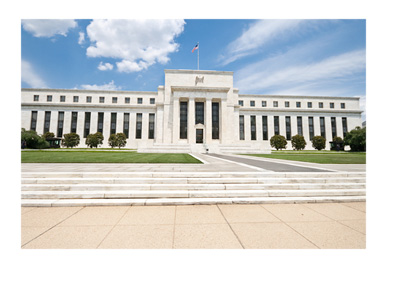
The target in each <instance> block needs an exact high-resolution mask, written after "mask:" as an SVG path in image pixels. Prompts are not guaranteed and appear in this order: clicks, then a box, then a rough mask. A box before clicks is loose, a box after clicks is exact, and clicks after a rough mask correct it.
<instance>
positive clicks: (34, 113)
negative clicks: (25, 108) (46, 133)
mask: <svg viewBox="0 0 400 286" xmlns="http://www.w3.org/2000/svg"><path fill="white" fill-rule="evenodd" d="M36 122H37V111H32V115H31V130H33V131H36Z"/></svg>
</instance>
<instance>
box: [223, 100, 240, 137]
mask: <svg viewBox="0 0 400 286" xmlns="http://www.w3.org/2000/svg"><path fill="white" fill-rule="evenodd" d="M219 113H220V114H219V118H220V119H221V120H220V123H219V140H220V141H219V142H221V144H228V143H229V137H230V136H231V134H230V133H231V130H232V129H231V127H232V120H233V119H232V118H231V117H229V114H228V106H227V101H226V99H224V98H223V99H221V102H220V109H219ZM245 117H246V116H245ZM245 124H246V121H245ZM244 129H245V131H246V126H245V128H244Z"/></svg>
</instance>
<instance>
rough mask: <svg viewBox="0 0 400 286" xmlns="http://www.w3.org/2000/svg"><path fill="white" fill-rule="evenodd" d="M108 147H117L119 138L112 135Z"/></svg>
mask: <svg viewBox="0 0 400 286" xmlns="http://www.w3.org/2000/svg"><path fill="white" fill-rule="evenodd" d="M108 145H110V147H111V148H114V147H116V146H117V136H116V135H115V134H111V135H110V137H108Z"/></svg>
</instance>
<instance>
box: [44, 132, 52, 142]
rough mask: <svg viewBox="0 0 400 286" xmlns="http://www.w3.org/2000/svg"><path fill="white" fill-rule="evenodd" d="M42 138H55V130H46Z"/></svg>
mask: <svg viewBox="0 0 400 286" xmlns="http://www.w3.org/2000/svg"><path fill="white" fill-rule="evenodd" d="M42 138H43V139H45V140H47V139H50V138H54V133H53V132H46V133H44V134H43V135H42Z"/></svg>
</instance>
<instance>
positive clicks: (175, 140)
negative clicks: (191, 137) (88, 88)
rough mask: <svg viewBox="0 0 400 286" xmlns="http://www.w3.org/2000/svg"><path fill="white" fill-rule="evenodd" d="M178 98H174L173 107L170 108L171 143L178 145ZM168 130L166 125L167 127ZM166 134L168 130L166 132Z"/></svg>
mask: <svg viewBox="0 0 400 286" xmlns="http://www.w3.org/2000/svg"><path fill="white" fill-rule="evenodd" d="M179 109H180V108H179V98H177V97H176V98H174V101H173V107H172V114H173V115H172V142H171V143H178V140H179V128H180V126H179V125H180V123H179V118H180V116H179V112H180V111H179ZM167 128H168V125H167ZM166 132H168V130H166Z"/></svg>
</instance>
